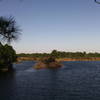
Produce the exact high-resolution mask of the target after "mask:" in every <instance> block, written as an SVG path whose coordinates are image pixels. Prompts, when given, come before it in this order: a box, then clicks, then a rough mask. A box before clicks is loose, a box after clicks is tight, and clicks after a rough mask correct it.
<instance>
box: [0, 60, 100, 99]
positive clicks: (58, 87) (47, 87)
mask: <svg viewBox="0 0 100 100" xmlns="http://www.w3.org/2000/svg"><path fill="white" fill-rule="evenodd" d="M34 64H35V62H32V61H26V62H22V63H20V64H15V65H14V68H15V69H16V71H15V72H14V73H11V74H7V75H3V76H1V75H0V100H100V62H99V61H98V62H97V61H95V62H91V61H90V62H80V61H76V62H63V64H64V66H63V67H62V68H59V69H56V70H50V69H42V70H35V69H33V68H32V66H33V65H34Z"/></svg>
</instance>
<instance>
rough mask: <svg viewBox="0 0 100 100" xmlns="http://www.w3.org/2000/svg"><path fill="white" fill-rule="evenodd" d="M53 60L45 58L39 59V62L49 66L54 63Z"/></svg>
mask: <svg viewBox="0 0 100 100" xmlns="http://www.w3.org/2000/svg"><path fill="white" fill-rule="evenodd" d="M55 61H56V60H55V58H54V57H45V58H42V59H41V62H43V63H44V64H50V63H52V62H55Z"/></svg>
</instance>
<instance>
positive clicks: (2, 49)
mask: <svg viewBox="0 0 100 100" xmlns="http://www.w3.org/2000/svg"><path fill="white" fill-rule="evenodd" d="M19 31H20V30H19V28H18V26H17V25H16V21H15V19H14V18H13V17H12V16H10V17H2V16H1V17H0V71H11V70H12V69H13V67H12V65H13V62H15V61H16V59H17V55H16V52H15V50H14V49H13V47H12V46H10V43H11V42H12V41H13V40H16V39H18V35H19Z"/></svg>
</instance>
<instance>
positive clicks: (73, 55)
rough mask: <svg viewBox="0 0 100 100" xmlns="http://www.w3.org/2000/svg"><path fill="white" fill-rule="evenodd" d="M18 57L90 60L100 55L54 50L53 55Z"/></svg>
mask: <svg viewBox="0 0 100 100" xmlns="http://www.w3.org/2000/svg"><path fill="white" fill-rule="evenodd" d="M17 56H18V57H34V58H42V57H48V56H52V57H55V58H88V57H100V53H86V52H65V51H57V50H53V51H52V52H51V53H32V54H25V53H20V54H17Z"/></svg>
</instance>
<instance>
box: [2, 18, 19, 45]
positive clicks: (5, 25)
mask: <svg viewBox="0 0 100 100" xmlns="http://www.w3.org/2000/svg"><path fill="white" fill-rule="evenodd" d="M19 33H20V29H19V27H18V26H17V25H16V21H15V19H14V17H12V16H10V17H2V16H1V17H0V39H1V40H4V41H5V40H6V41H7V42H8V43H10V42H11V41H12V40H16V39H18V36H19Z"/></svg>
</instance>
